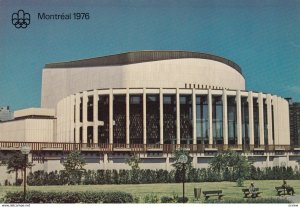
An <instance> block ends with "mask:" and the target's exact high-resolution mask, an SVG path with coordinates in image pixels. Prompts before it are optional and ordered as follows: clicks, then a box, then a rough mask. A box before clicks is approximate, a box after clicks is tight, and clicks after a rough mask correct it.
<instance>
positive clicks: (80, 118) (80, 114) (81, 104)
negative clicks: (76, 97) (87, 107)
mask: <svg viewBox="0 0 300 207" xmlns="http://www.w3.org/2000/svg"><path fill="white" fill-rule="evenodd" d="M82 108H83V99H82V97H81V98H80V104H79V120H80V122H82V117H83V114H82V113H83V111H82Z"/></svg>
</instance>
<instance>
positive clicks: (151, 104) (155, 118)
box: [146, 94, 160, 144]
mask: <svg viewBox="0 0 300 207" xmlns="http://www.w3.org/2000/svg"><path fill="white" fill-rule="evenodd" d="M146 101H147V102H146V108H147V109H146V123H147V131H146V132H147V143H148V144H159V143H160V116H159V115H160V114H159V112H160V111H159V110H160V108H159V95H152V94H147V96H146Z"/></svg>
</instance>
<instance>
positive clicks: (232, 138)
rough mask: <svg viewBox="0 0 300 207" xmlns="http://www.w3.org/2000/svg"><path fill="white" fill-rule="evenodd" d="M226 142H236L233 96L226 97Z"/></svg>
mask: <svg viewBox="0 0 300 207" xmlns="http://www.w3.org/2000/svg"><path fill="white" fill-rule="evenodd" d="M227 122H228V124H227V125H228V144H237V135H236V101H235V97H234V96H228V97H227Z"/></svg>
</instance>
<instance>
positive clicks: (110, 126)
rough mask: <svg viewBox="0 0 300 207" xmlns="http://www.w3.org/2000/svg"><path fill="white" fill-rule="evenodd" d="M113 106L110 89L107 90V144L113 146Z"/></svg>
mask: <svg viewBox="0 0 300 207" xmlns="http://www.w3.org/2000/svg"><path fill="white" fill-rule="evenodd" d="M113 104H114V97H113V91H112V89H110V90H109V144H113V136H114V135H113V129H114V128H113V127H114V120H113Z"/></svg>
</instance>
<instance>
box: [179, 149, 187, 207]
mask: <svg viewBox="0 0 300 207" xmlns="http://www.w3.org/2000/svg"><path fill="white" fill-rule="evenodd" d="M187 162H188V157H187V156H186V155H185V154H182V155H180V156H179V158H178V163H180V164H182V168H183V179H182V194H183V198H182V202H183V203H184V182H185V164H186V163H187Z"/></svg>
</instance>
